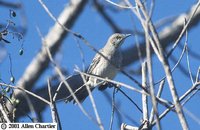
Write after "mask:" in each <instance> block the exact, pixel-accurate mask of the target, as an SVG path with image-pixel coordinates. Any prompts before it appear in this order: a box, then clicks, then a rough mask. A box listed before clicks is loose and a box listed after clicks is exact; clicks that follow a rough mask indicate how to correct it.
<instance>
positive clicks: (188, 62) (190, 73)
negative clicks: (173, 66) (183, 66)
mask: <svg viewBox="0 0 200 130" xmlns="http://www.w3.org/2000/svg"><path fill="white" fill-rule="evenodd" d="M186 57H187V67H188V72H189V75H190V80H191V82H192V84H193V85H194V80H193V78H192V72H191V69H190V61H189V54H188V47H187V46H186Z"/></svg>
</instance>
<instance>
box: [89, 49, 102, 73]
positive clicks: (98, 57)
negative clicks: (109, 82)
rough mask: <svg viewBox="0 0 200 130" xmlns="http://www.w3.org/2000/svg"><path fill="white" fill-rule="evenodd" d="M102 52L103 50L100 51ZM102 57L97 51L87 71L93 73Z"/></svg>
mask: <svg viewBox="0 0 200 130" xmlns="http://www.w3.org/2000/svg"><path fill="white" fill-rule="evenodd" d="M100 52H101V53H102V51H100ZM100 59H101V56H100V55H99V54H98V53H97V54H96V55H95V57H94V59H93V60H92V63H91V64H90V66H89V68H88V71H87V73H89V74H91V73H92V72H93V70H94V68H95V67H96V66H97V64H98V63H99V61H100Z"/></svg>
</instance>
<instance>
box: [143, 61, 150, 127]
mask: <svg viewBox="0 0 200 130" xmlns="http://www.w3.org/2000/svg"><path fill="white" fill-rule="evenodd" d="M146 83H147V63H146V61H145V62H144V63H142V85H143V86H144V87H145V88H146V89H147V86H146ZM142 110H143V122H147V123H145V124H144V125H143V127H142V128H144V129H147V128H148V127H149V126H148V125H149V114H148V110H149V107H148V98H147V96H146V95H144V94H142Z"/></svg>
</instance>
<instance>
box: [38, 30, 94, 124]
mask: <svg viewBox="0 0 200 130" xmlns="http://www.w3.org/2000/svg"><path fill="white" fill-rule="evenodd" d="M37 30H38V33H39V35H40V37H41V39H42V40H43V46H44V48H45V50H46V53H47V55H48V57H49V59H50V61H51V62H52V64H53V65H54V69H55V70H56V72H57V74H58V75H59V76H60V79H61V81H62V82H63V83H64V84H65V86H66V88H67V89H68V90H69V92H70V94H71V95H72V97H73V98H74V100H75V101H76V103H77V104H78V107H79V108H80V110H81V111H82V112H83V114H84V115H85V116H86V117H88V118H89V119H90V120H92V121H94V122H95V123H97V122H96V120H94V119H93V118H92V116H90V115H89V114H88V113H87V112H86V110H85V109H84V108H83V106H82V105H81V103H80V102H79V100H78V99H77V97H76V95H75V94H74V92H73V90H72V89H71V87H70V86H69V84H68V83H67V81H66V80H65V79H66V78H65V76H64V75H63V74H62V71H61V70H60V69H59V67H57V64H56V62H55V61H54V60H53V57H52V55H51V52H50V50H49V48H48V47H47V46H46V44H45V43H46V41H45V40H44V38H43V36H42V34H41V32H40V30H39V28H37Z"/></svg>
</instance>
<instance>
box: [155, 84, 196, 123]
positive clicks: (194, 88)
mask: <svg viewBox="0 0 200 130" xmlns="http://www.w3.org/2000/svg"><path fill="white" fill-rule="evenodd" d="M199 85H200V82H196V83H195V84H194V85H193V86H192V87H191V88H190V89H189V90H188V91H186V92H185V93H184V94H183V95H182V96H181V97H180V98H179V101H180V102H181V101H183V100H184V99H185V98H186V97H187V96H188V95H189V94H190V93H192V92H193V91H194V90H196V88H197V87H198V86H199ZM173 108H174V105H171V107H170V108H168V109H166V110H165V111H164V112H163V113H162V114H161V115H160V116H159V119H160V120H161V119H162V118H163V117H165V115H166V114H167V113H168V112H170V110H171V109H173ZM155 123H156V122H155V121H153V122H152V124H151V125H152V126H153V125H155Z"/></svg>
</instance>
